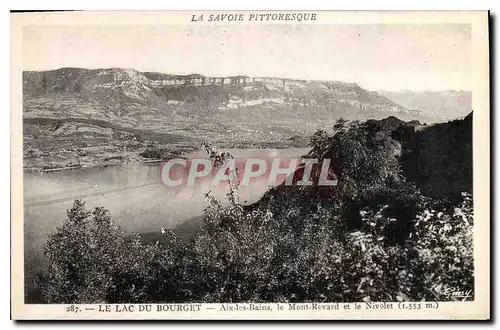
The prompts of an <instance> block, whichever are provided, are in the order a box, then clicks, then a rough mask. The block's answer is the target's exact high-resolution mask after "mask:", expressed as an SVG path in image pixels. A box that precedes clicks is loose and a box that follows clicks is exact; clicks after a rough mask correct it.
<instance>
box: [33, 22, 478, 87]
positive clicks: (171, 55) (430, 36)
mask: <svg viewBox="0 0 500 330" xmlns="http://www.w3.org/2000/svg"><path fill="white" fill-rule="evenodd" d="M470 32H471V31H470V25H456V24H428V25H401V24H398V25H306V24H295V25H260V24H259V25H251V24H246V25H226V26H207V25H199V26H195V25H189V26H168V25H165V26H132V25H130V26H116V25H114V26H90V25H89V26H67V25H65V26H56V25H54V26H27V27H25V28H24V30H23V69H24V70H51V69H57V68H61V67H81V68H90V69H94V68H116V67H120V68H132V69H136V70H139V71H156V72H163V73H174V74H190V73H200V74H203V75H206V76H232V75H247V76H251V77H256V76H265V77H280V78H296V79H317V80H340V81H345V82H356V83H358V84H359V85H360V86H361V87H363V88H366V89H368V90H381V89H385V90H403V89H410V90H443V89H458V90H471V89H472V86H471V85H470V81H471V78H470V76H471V72H472V58H471V56H472V54H471V53H472V52H471V40H470V34H471V33H470Z"/></svg>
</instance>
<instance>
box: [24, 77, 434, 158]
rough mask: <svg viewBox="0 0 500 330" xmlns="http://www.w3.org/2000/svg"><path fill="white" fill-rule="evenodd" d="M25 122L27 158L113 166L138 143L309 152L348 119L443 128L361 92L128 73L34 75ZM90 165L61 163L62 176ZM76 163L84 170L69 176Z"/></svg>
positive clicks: (318, 84) (27, 87) (324, 84)
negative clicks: (98, 158)
mask: <svg viewBox="0 0 500 330" xmlns="http://www.w3.org/2000/svg"><path fill="white" fill-rule="evenodd" d="M23 116H24V124H25V125H24V129H25V130H24V138H25V145H26V146H27V147H28V148H25V150H26V152H29V155H28V156H30V157H31V159H33V160H35V159H36V160H37V161H36V162H37V164H38V163H39V162H41V160H40V159H43V163H46V162H47V156H48V155H50V159H53V158H54V156H53V155H54V154H59V153H61V150H63V151H65V152H68V153H70V154H71V153H73V154H75V153H76V151H75V150H74V148H72V147H71V145H72V144H73V145H75V144H78V145H79V148H84V149H85V148H87V149H88V148H93V149H89V150H88V152H87V151H78V152H79V153H80V154H82V155H88V154H91V155H94V154H97V153H98V152H97V151H95V150H97V149H99V148H98V147H103V146H111V145H114V146H115V148H114V149H113V150H111V151H110V152H109V154H108V155H107V156H106V157H105V158H106V159H116V158H117V157H118V155H120V154H123V152H124V151H126V150H128V149H127V148H131V146H130V145H131V143H132V142H131V143H127V144H125V143H124V142H123V141H124V139H127V140H129V141H143V142H145V143H148V141H151V140H156V142H158V143H161V144H162V145H172V143H177V144H179V143H180V144H182V143H185V144H187V145H190V146H199V142H200V141H202V140H209V141H211V142H213V143H215V144H217V145H218V146H220V147H259V146H269V147H290V146H296V147H302V146H304V145H305V144H307V141H308V137H309V136H310V135H311V134H312V133H313V132H314V131H315V130H317V129H320V128H323V129H330V128H331V125H333V123H334V121H335V120H336V119H338V118H340V117H343V118H345V119H351V120H366V119H382V118H386V117H389V116H395V117H397V118H399V119H401V120H405V121H410V120H418V121H420V122H422V123H424V122H425V123H434V122H439V121H442V120H443V119H442V118H439V117H437V116H434V115H432V114H428V113H427V114H426V113H424V112H423V111H419V110H413V109H408V108H407V107H404V106H402V105H400V104H398V103H397V102H395V101H393V100H390V99H389V98H387V97H386V96H383V95H381V94H380V93H378V92H373V91H367V90H365V89H363V88H361V87H360V86H358V85H357V84H354V83H345V82H340V81H306V80H293V79H281V78H269V77H247V76H233V77H205V76H203V75H199V74H192V75H172V74H165V73H157V72H139V71H136V70H131V69H120V68H112V69H95V70H89V69H81V68H61V69H57V70H51V71H25V72H23ZM30 147H33V148H32V150H31V151H30ZM142 147H144V145H142V146H141V145H135V146H134V148H135V149H133V150H136V149H140V148H142ZM43 150H45V151H46V152H43ZM99 150H100V149H99ZM120 150H122V151H120ZM38 151H40V152H38ZM134 153H135V151H134ZM44 155H45V156H44ZM82 157H83V156H78V157H76V156H74V155H73V156H71V155H67V154H60V157H59V158H58V159H59V160H58V165H53V166H56V167H57V166H60V164H61V162H63V161H64V160H65V159H70V158H73V159H74V160H75V159H76V158H78V159H80V160H81V159H85V158H82ZM25 159H26V155H25ZM88 161H89V162H93V160H88ZM64 162H65V161H64ZM74 163H81V161H80V162H78V161H76V160H75V161H74V162H71V164H68V163H65V164H66V165H65V166H70V165H71V166H73V165H74ZM37 164H34V165H33V166H34V167H39V165H37ZM51 166H52V165H51Z"/></svg>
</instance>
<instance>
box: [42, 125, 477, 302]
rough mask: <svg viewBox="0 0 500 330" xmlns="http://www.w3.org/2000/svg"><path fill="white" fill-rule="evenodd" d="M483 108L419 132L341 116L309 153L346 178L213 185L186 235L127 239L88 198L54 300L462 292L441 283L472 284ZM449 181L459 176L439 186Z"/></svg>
mask: <svg viewBox="0 0 500 330" xmlns="http://www.w3.org/2000/svg"><path fill="white" fill-rule="evenodd" d="M471 118H472V116H471V117H470V118H466V119H465V120H463V121H454V122H450V123H448V124H443V125H441V126H439V125H438V126H432V127H429V128H426V129H424V130H421V131H419V130H418V129H417V128H418V126H417V125H418V123H416V122H413V123H410V124H407V123H404V122H402V121H399V120H398V119H396V118H394V117H389V118H387V119H385V120H382V121H373V120H372V121H367V122H365V123H359V122H347V121H345V120H338V121H337V122H336V123H335V125H334V127H333V132H331V133H329V132H326V131H322V130H320V131H317V132H316V133H315V134H314V136H313V137H312V138H311V141H310V145H311V147H312V150H311V151H310V153H309V154H308V155H306V156H305V157H308V158H319V159H331V160H332V163H331V167H330V174H332V175H335V176H336V177H337V178H338V185H337V186H335V187H324V186H319V185H317V184H313V185H311V186H298V185H292V186H284V185H281V186H277V187H275V188H273V189H271V190H270V191H268V192H267V193H266V194H265V195H264V197H263V198H262V199H261V200H260V201H259V202H257V203H255V204H253V205H249V206H242V205H241V204H239V203H238V199H237V198H235V194H237V190H236V191H235V190H233V189H231V191H230V192H229V193H228V200H229V205H227V206H225V205H226V204H227V203H224V205H223V203H221V201H219V200H216V199H215V198H214V197H213V196H212V195H210V194H207V207H206V210H205V215H204V219H203V224H202V226H201V227H200V228H199V229H198V233H197V235H196V236H194V237H192V238H191V239H188V240H186V239H183V238H180V237H178V236H177V235H175V234H174V232H172V231H171V230H165V229H161V230H160V229H159V230H158V232H159V234H158V235H157V236H156V237H155V236H150V239H153V240H154V242H147V241H145V240H144V239H142V240H141V237H140V236H138V235H133V236H132V237H125V236H124V235H123V234H122V233H121V231H120V229H119V228H118V227H117V226H116V225H115V224H114V222H113V220H112V219H111V217H110V216H109V214H108V213H107V211H106V210H105V209H104V208H96V209H95V210H94V211H92V212H91V211H88V210H86V209H85V204H84V203H83V202H82V201H79V200H77V201H75V203H74V205H73V208H72V209H70V210H68V212H67V220H66V222H65V223H64V225H63V226H62V227H61V228H59V229H58V230H57V231H56V232H55V233H54V234H53V235H52V236H51V237H50V239H49V241H48V243H47V245H46V247H45V253H46V256H47V259H48V260H49V264H48V268H47V270H46V271H45V272H43V273H42V274H40V275H39V277H38V279H37V284H38V287H39V288H40V292H41V296H42V299H43V301H45V302H48V303H98V302H113V303H120V302H128V303H131V302H219V303H220V302H231V303H235V302H308V301H315V302H333V301H340V302H348V301H349V302H351V301H417V300H418V301H421V300H450V299H453V298H450V297H448V296H446V295H445V294H442V292H444V291H443V290H446V289H447V288H451V287H453V288H455V290H457V291H466V290H473V289H474V288H473V283H474V273H473V241H472V229H473V225H474V220H473V208H472V196H471V194H470V193H471V187H472V178H471V175H469V174H470V168H471V165H472V164H471V155H470V153H471V149H470V146H471V139H470V137H471V135H472V131H471V126H470V123H469V121H471V120H472V119H471ZM432 143H434V145H432ZM432 155H434V157H432ZM436 167H440V168H436ZM300 170H301V169H299V170H298V172H300ZM315 175H316V174H315V172H313V178H312V181H313V182H316V181H315V180H316V179H317V177H315ZM436 178H440V180H438V181H437V182H434V181H433V179H436ZM447 180H453V181H454V182H458V184H453V185H449V186H447V187H446V189H441V187H442V185H447V184H448V182H446V181H447ZM423 191H425V193H423ZM160 232H161V234H160ZM143 238H144V237H143Z"/></svg>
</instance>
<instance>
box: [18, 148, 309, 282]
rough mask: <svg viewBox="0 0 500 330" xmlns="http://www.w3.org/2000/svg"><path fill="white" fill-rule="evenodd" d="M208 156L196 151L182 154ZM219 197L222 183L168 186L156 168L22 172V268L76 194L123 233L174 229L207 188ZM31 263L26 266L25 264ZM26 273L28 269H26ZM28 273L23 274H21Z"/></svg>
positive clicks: (293, 152) (275, 153) (245, 197)
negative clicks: (103, 211)
mask: <svg viewBox="0 0 500 330" xmlns="http://www.w3.org/2000/svg"><path fill="white" fill-rule="evenodd" d="M229 151H230V152H231V154H232V155H234V156H235V157H251V156H255V157H259V158H263V157H264V158H266V157H268V158H272V157H300V156H301V155H304V154H306V153H307V152H308V149H304V148H302V149H278V150H271V149H235V150H229ZM186 157H187V158H188V159H189V158H191V159H192V158H194V157H204V158H208V157H207V156H206V154H205V153H203V152H202V151H199V152H195V153H193V154H190V155H187V156H186ZM268 189H269V186H268V185H267V181H256V182H255V183H252V184H250V185H249V186H247V187H241V188H240V200H241V201H242V202H244V203H247V204H248V203H252V202H254V201H257V200H258V199H259V198H260V197H261V196H262V195H263V194H264V193H265V192H266V191H267V190H268ZM209 190H210V191H212V193H213V194H214V195H215V196H216V197H218V198H219V199H224V198H225V194H226V193H227V187H212V186H210V185H209V184H205V185H201V186H197V188H196V189H184V190H180V191H179V190H178V189H177V190H174V189H172V188H169V187H167V186H165V185H164V184H163V183H162V181H161V166H160V164H158V163H155V164H143V163H135V164H123V165H117V166H108V167H105V168H90V169H72V170H65V171H55V172H31V173H28V172H26V173H24V239H25V248H24V251H25V259H26V260H25V263H26V266H27V268H33V267H34V268H38V267H36V266H33V265H40V263H41V262H40V261H41V260H43V252H42V246H43V244H44V243H45V242H46V240H47V238H48V236H49V234H50V233H52V232H54V230H55V229H56V228H57V227H59V226H61V225H62V223H63V221H64V219H65V217H66V210H67V209H69V208H71V206H72V204H73V201H74V199H76V198H81V199H82V200H84V201H85V202H86V205H87V208H89V209H91V208H93V207H95V206H104V207H106V208H107V209H108V210H109V211H110V213H111V216H112V218H113V220H114V221H115V222H116V223H117V224H118V225H119V226H120V227H121V228H122V230H123V231H124V232H125V233H132V232H139V233H141V232H151V231H156V230H158V231H159V230H160V229H161V228H162V227H164V228H176V227H177V226H179V225H182V224H183V223H184V222H186V221H188V220H190V219H193V218H195V217H199V216H200V215H202V213H203V209H204V207H205V206H206V205H205V200H204V196H205V193H206V192H207V191H209ZM30 265H31V266H30ZM27 273H28V269H27ZM27 275H28V274H27Z"/></svg>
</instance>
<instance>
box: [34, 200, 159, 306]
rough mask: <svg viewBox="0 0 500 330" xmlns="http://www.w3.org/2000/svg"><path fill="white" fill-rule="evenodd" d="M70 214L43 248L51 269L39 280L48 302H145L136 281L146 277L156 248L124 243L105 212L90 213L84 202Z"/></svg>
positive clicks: (132, 241) (133, 240)
mask: <svg viewBox="0 0 500 330" xmlns="http://www.w3.org/2000/svg"><path fill="white" fill-rule="evenodd" d="M66 214H67V218H66V221H65V222H64V223H63V225H62V226H61V227H60V228H58V229H57V230H56V232H55V233H54V234H52V235H51V236H50V237H49V239H48V241H47V243H46V245H45V246H44V252H45V256H46V257H47V259H48V269H47V271H46V272H44V273H42V274H40V275H39V277H38V280H37V282H38V285H39V287H40V288H41V293H42V296H43V298H44V300H45V301H47V302H49V303H99V302H116V301H117V300H118V301H120V300H125V301H134V300H140V299H141V298H143V297H142V295H143V293H142V292H141V294H139V295H138V294H137V291H136V290H138V289H140V288H138V287H137V285H138V284H140V283H136V282H134V281H132V279H133V277H134V276H135V277H137V278H142V277H144V276H143V275H144V271H145V269H146V268H147V267H146V265H147V264H148V263H149V262H150V260H152V259H153V257H154V255H155V254H156V253H157V247H156V246H143V245H142V244H141V243H140V241H139V240H138V237H134V236H133V237H132V238H131V239H129V240H127V239H125V236H124V235H123V233H122V232H121V231H120V228H119V227H118V226H117V225H116V224H115V223H114V222H113V220H112V219H111V217H110V215H109V212H108V211H107V210H106V209H104V208H103V207H96V208H95V209H94V211H93V212H91V211H88V210H87V209H86V208H85V203H84V202H83V201H81V200H75V201H74V204H73V207H72V208H71V209H70V210H68V211H67V212H66ZM124 278H127V281H126V282H127V283H125V284H124V281H123V279H124ZM138 291H141V290H138Z"/></svg>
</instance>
